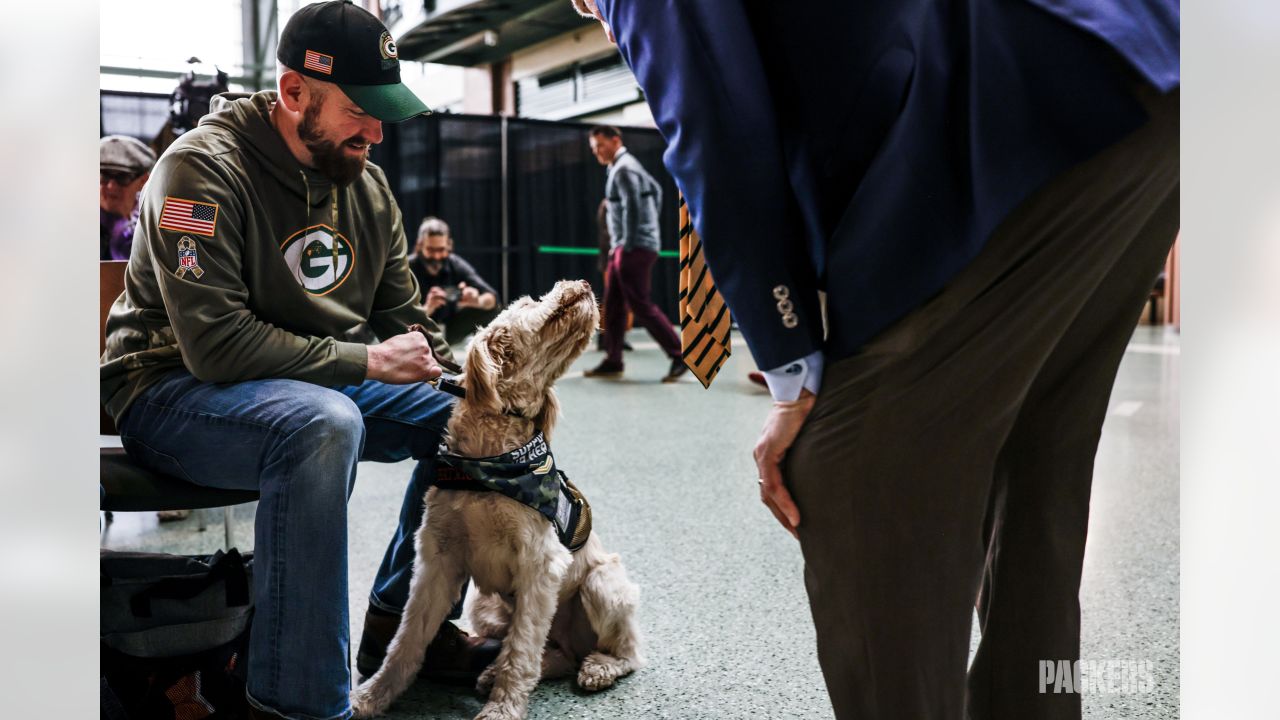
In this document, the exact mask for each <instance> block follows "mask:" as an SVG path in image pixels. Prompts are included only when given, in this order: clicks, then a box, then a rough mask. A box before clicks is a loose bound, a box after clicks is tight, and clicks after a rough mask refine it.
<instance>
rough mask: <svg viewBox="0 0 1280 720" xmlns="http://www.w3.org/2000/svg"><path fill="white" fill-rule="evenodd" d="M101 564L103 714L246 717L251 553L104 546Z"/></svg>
mask: <svg viewBox="0 0 1280 720" xmlns="http://www.w3.org/2000/svg"><path fill="white" fill-rule="evenodd" d="M99 566H100V575H101V581H102V594H101V612H102V616H101V624H100V627H99V633H100V636H101V668H102V709H101V710H102V711H101V717H102V718H104V719H109V720H152V719H155V720H202V719H203V718H210V719H211V720H233V719H234V720H238V719H240V718H245V717H247V716H248V704H247V701H246V700H245V697H244V688H245V676H246V673H247V670H248V659H249V658H248V651H249V628H250V625H251V623H252V619H253V594H252V587H253V575H252V567H253V553H245V554H244V555H243V556H242V555H241V554H240V553H239V552H237V551H236V550H234V549H232V550H228V551H227V552H225V553H224V552H221V551H219V552H218V553H216V554H214V555H211V556H199V557H187V556H182V555H165V554H153V553H130V552H113V551H111V550H103V551H102V552H101V557H100V558H99Z"/></svg>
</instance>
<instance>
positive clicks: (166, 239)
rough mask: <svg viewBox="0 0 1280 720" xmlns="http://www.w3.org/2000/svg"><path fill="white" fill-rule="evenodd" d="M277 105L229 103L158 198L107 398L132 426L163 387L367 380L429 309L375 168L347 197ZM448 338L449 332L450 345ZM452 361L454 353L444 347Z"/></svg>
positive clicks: (110, 334)
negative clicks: (162, 383) (386, 344)
mask: <svg viewBox="0 0 1280 720" xmlns="http://www.w3.org/2000/svg"><path fill="white" fill-rule="evenodd" d="M275 99H276V93H274V92H260V93H256V94H254V95H252V96H250V95H233V94H224V95H220V96H218V97H217V98H215V99H214V103H213V106H212V112H211V113H210V114H209V115H207V116H205V118H204V119H203V120H201V121H200V125H199V127H197V128H196V129H194V130H192V131H191V132H188V133H186V134H185V135H183V136H182V137H180V138H179V139H178V141H177V142H175V143H174V144H173V145H172V146H171V147H170V148H169V149H168V150H167V151H166V152H165V153H164V155H163V156H162V157H161V158H160V160H159V162H157V163H156V166H155V168H154V169H153V170H152V171H151V179H150V180H149V181H148V182H147V184H146V186H145V187H144V188H143V190H142V198H141V210H140V215H139V219H138V227H137V231H136V235H135V238H134V247H133V255H132V256H131V257H130V258H129V266H128V270H127V271H126V275H125V291H124V293H123V294H121V296H120V297H119V298H117V299H116V301H115V304H114V305H113V306H112V307H111V314H110V316H109V317H108V319H107V327H106V333H107V343H106V351H105V352H104V353H103V355H102V359H101V383H102V402H103V405H104V407H106V409H107V412H108V413H109V414H110V415H111V416H112V417H113V418H114V419H116V421H117V422H118V421H119V420H120V417H121V416H122V415H123V414H124V411H125V410H126V409H127V408H128V407H129V405H130V403H132V402H133V401H134V400H135V399H137V397H138V396H139V395H140V394H141V393H142V391H143V390H145V389H146V388H147V387H149V386H150V385H151V384H152V383H153V382H155V380H156V379H158V378H159V377H160V376H161V375H163V374H164V373H166V372H169V371H170V370H172V369H173V368H177V367H183V366H185V367H186V368H187V369H188V370H189V371H190V372H191V374H192V375H194V376H195V377H197V378H199V379H201V380H204V381H207V382H239V381H244V380H254V379H259V378H293V379H297V380H306V381H309V382H313V383H316V384H318V385H326V386H329V385H349V384H357V383H360V382H363V381H364V379H365V372H366V370H367V366H368V353H367V351H366V348H365V346H364V345H362V344H360V343H353V342H344V341H342V340H338V339H337V338H341V337H344V335H345V333H346V331H348V330H349V329H351V328H353V327H355V326H356V325H358V324H360V323H362V322H368V323H369V326H370V327H371V328H372V329H373V331H374V332H375V333H376V334H377V335H378V337H381V338H387V337H391V336H392V335H397V334H399V333H402V332H404V331H405V327H406V326H407V325H409V324H411V323H422V324H423V325H425V326H426V327H428V328H430V329H432V330H433V331H434V330H438V328H437V327H436V325H435V323H433V322H432V321H431V319H430V318H428V317H427V314H426V312H425V311H424V310H423V309H422V307H421V306H420V305H419V302H420V291H419V288H418V284H417V281H416V280H414V278H413V273H411V272H410V271H409V266H408V264H407V262H406V249H407V247H406V245H407V243H406V239H405V234H404V226H403V223H402V222H401V216H400V209H399V208H398V207H397V206H396V201H395V199H394V198H393V197H392V195H391V189H390V188H389V187H388V185H387V179H386V176H385V175H384V174H383V172H382V170H381V169H380V168H378V167H377V166H375V165H373V164H371V163H370V164H368V165H367V167H366V169H365V171H364V174H363V175H361V176H360V177H359V178H358V179H357V180H356V181H355V182H353V183H352V184H351V185H349V186H347V187H345V188H337V187H335V185H334V183H333V182H332V181H331V180H329V179H328V178H326V177H324V176H322V175H320V174H318V173H317V172H315V171H313V170H310V169H308V168H305V167H303V166H302V165H301V164H300V163H299V162H298V161H297V160H296V159H295V158H294V157H293V155H292V154H291V153H290V152H289V149H288V147H287V146H286V145H285V144H284V140H283V139H282V138H281V137H280V135H279V133H277V132H276V130H275V129H274V128H273V127H272V125H271V123H270V120H269V119H268V118H269V112H270V109H271V107H272V105H273V104H274V103H275ZM435 335H436V337H441V335H440V333H438V332H436V333H435ZM435 349H436V352H437V354H442V355H443V356H444V357H450V354H449V349H448V346H447V345H445V344H444V343H443V341H438V342H437V346H436V348H435Z"/></svg>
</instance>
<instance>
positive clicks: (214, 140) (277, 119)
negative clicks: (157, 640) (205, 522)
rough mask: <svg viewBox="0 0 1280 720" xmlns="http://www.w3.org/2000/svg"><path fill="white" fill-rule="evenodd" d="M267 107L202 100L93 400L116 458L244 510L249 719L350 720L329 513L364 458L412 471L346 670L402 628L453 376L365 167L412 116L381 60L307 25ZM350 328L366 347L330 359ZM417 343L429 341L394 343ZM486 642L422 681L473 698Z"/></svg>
mask: <svg viewBox="0 0 1280 720" xmlns="http://www.w3.org/2000/svg"><path fill="white" fill-rule="evenodd" d="M277 59H278V60H279V62H280V64H281V68H280V72H279V74H278V75H279V77H278V82H277V85H278V90H277V91H263V92H258V93H255V94H252V95H245V94H229V93H228V94H223V95H219V96H217V97H215V98H214V99H213V102H212V103H211V107H210V113H209V114H208V115H206V116H205V117H204V118H203V119H201V121H200V123H199V125H198V126H197V127H196V128H195V129H193V130H191V131H190V132H187V133H185V134H183V135H182V136H181V137H180V138H178V140H177V141H176V142H175V143H174V144H173V145H171V146H170V147H169V148H168V149H167V150H166V151H165V153H164V154H163V155H162V156H161V157H160V159H159V161H158V162H157V163H156V165H155V169H154V170H153V171H152V175H151V179H150V180H149V181H148V182H147V184H146V187H145V188H144V189H143V192H142V197H141V204H140V218H139V223H138V228H137V233H136V240H135V243H134V251H133V254H132V255H131V256H130V259H129V266H128V269H127V276H126V283H125V287H126V289H125V292H124V293H123V294H122V295H121V296H120V297H119V298H118V299H117V300H116V302H115V304H114V306H113V307H112V309H111V312H110V316H109V319H108V321H107V328H106V331H107V349H106V351H105V352H104V353H103V356H102V360H101V389H102V400H103V403H104V406H105V407H106V409H107V411H108V412H109V413H110V414H111V415H112V417H113V418H114V419H115V420H116V423H117V426H118V427H119V428H120V433H121V436H122V437H123V441H124V447H125V449H126V451H127V452H128V453H129V455H130V457H131V458H132V459H133V460H135V461H136V462H138V463H139V464H141V465H143V466H144V467H147V468H149V469H152V470H154V471H158V472H163V473H166V474H169V475H176V476H178V477H181V478H183V479H185V480H189V481H190V482H193V483H196V484H198V485H206V486H213V487H225V488H247V489H253V490H257V491H258V492H259V493H260V500H259V503H258V508H257V517H256V522H255V537H254V548H255V553H256V557H255V561H254V577H253V582H254V600H255V610H254V622H253V629H252V632H251V636H250V652H249V664H248V681H247V695H248V701H249V705H250V710H251V713H252V714H253V715H254V717H273V718H274V717H285V718H348V717H350V716H351V706H350V702H349V694H350V691H351V671H350V667H349V657H350V637H349V627H350V625H349V621H348V599H349V598H348V592H347V577H348V571H347V499H348V498H349V497H350V494H351V492H352V488H353V485H354V482H355V478H356V467H357V463H358V462H359V461H360V460H373V461H378V462H397V461H401V460H405V459H408V458H414V459H415V460H417V461H418V462H417V463H416V465H415V468H414V470H413V473H412V475H411V477H410V480H409V483H408V487H407V488H406V491H405V496H404V504H403V507H402V509H401V512H400V517H399V526H398V527H397V528H396V530H395V533H394V534H393V535H392V537H391V541H390V544H389V546H388V548H387V551H386V554H385V557H384V558H383V561H382V564H381V566H380V567H379V569H378V572H377V575H376V577H375V578H374V583H373V589H372V592H371V594H370V598H369V611H368V613H367V615H366V622H365V631H364V636H363V638H362V642H361V645H360V650H359V653H358V655H357V661H356V664H357V667H358V668H359V670H360V673H361V674H362V675H369V674H372V673H373V672H375V671H376V670H377V668H378V666H379V665H380V664H381V661H382V658H383V656H384V655H385V652H386V646H387V644H389V642H390V640H391V638H392V637H393V636H394V634H395V630H396V628H397V626H398V625H399V619H400V612H401V610H402V609H403V607H404V604H405V602H406V601H407V599H408V591H409V581H410V578H411V577H412V574H413V562H414V547H413V536H414V533H415V531H416V530H417V528H418V526H419V525H420V523H421V519H422V513H423V501H422V499H423V496H424V495H425V493H426V490H427V487H428V485H429V483H430V482H431V480H432V478H433V477H434V473H435V470H434V463H435V454H436V448H437V447H438V446H439V444H440V440H441V434H442V432H443V430H444V427H445V423H446V422H447V420H448V418H449V414H450V412H451V410H452V407H453V405H452V398H451V397H450V396H449V395H447V394H445V393H442V392H439V391H437V390H435V389H434V388H433V387H432V386H431V385H429V384H427V383H426V382H425V381H428V380H433V379H435V378H438V377H439V376H440V374H441V368H440V366H439V364H438V363H437V361H436V358H437V357H443V358H449V357H450V352H449V347H448V345H447V344H445V343H444V342H443V340H441V339H440V337H439V328H438V327H437V326H436V324H435V323H434V322H432V320H431V318H430V317H428V316H427V314H426V312H425V310H423V308H422V305H421V304H420V302H419V300H418V298H419V297H420V295H421V291H420V289H419V287H418V284H417V282H416V281H415V279H414V276H413V273H412V272H410V270H409V265H408V263H407V259H406V256H407V242H406V236H405V228H404V223H403V219H402V217H401V214H400V209H399V208H398V207H397V206H396V202H395V199H394V198H393V197H392V194H391V189H390V187H389V186H388V185H387V179H386V176H385V175H384V174H383V171H382V170H381V169H380V168H378V167H377V166H375V165H373V164H372V163H370V162H369V161H368V154H369V148H370V146H371V145H374V144H376V143H378V142H380V141H381V140H382V123H384V122H399V121H402V120H408V119H410V118H413V117H416V116H418V115H422V114H424V113H427V112H429V111H428V109H427V107H426V105H424V104H423V103H422V101H421V100H419V99H418V98H417V97H416V96H415V95H414V94H413V93H412V92H411V91H410V90H409V89H408V88H406V87H405V86H404V85H403V84H402V83H401V81H400V63H399V60H398V58H397V52H396V44H395V41H394V40H393V39H392V37H391V34H390V33H389V32H388V31H387V29H386V27H385V26H383V25H382V23H381V22H379V21H378V20H377V19H376V18H375V17H374V16H373V15H371V14H369V13H368V12H366V11H365V10H363V9H361V8H359V7H357V6H356V5H353V4H352V3H350V2H340V1H333V2H324V3H316V4H312V5H306V6H304V7H303V8H301V9H300V10H299V11H298V12H297V13H295V14H294V15H293V16H292V18H291V19H290V20H289V22H288V24H287V25H286V26H285V28H284V31H283V33H282V34H281V36H280V39H279V43H278V53H277ZM360 323H367V324H368V326H369V327H370V329H372V331H373V332H374V333H375V334H376V335H377V336H378V338H379V339H380V340H381V341H380V342H378V343H377V344H372V345H364V344H360V343H352V342H346V341H344V340H343V338H344V337H345V331H346V330H347V329H348V328H351V327H352V326H354V325H357V324H360ZM413 324H420V325H422V326H424V327H426V328H427V329H428V330H430V331H431V332H432V333H433V334H434V335H435V336H436V338H435V339H434V340H429V339H428V338H427V337H426V336H425V335H424V334H422V333H418V332H406V328H407V326H409V325H413ZM498 649H499V644H498V643H497V642H496V641H492V640H481V639H476V638H472V637H470V636H468V635H466V634H465V633H463V632H462V631H461V630H459V629H458V628H457V627H456V626H454V625H453V624H452V623H444V625H443V627H442V629H441V631H440V633H439V634H438V635H437V637H436V639H435V640H434V641H433V642H432V644H431V645H430V646H429V647H428V649H427V651H426V660H425V664H424V666H423V673H422V674H424V675H427V676H433V677H436V678H438V679H448V680H471V681H474V678H475V677H476V676H478V675H479V673H480V671H481V670H483V669H484V667H486V666H487V665H488V664H489V663H490V662H491V661H492V660H494V658H495V657H496V655H497V650H498Z"/></svg>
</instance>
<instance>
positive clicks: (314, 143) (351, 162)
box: [298, 102, 368, 187]
mask: <svg viewBox="0 0 1280 720" xmlns="http://www.w3.org/2000/svg"><path fill="white" fill-rule="evenodd" d="M320 105H321V103H319V102H313V103H312V104H311V105H310V106H308V107H307V109H306V110H304V111H303V113H302V122H301V123H299V124H298V139H300V140H302V144H303V145H306V146H307V150H309V151H310V152H311V162H312V163H313V164H314V165H315V168H316V170H318V171H319V172H320V174H322V175H324V176H325V177H327V178H329V179H330V180H332V181H334V182H335V183H337V184H338V185H341V186H343V187H345V186H347V185H350V184H351V183H353V182H355V180H356V178H358V177H360V174H361V173H363V172H364V163H365V159H366V157H367V156H368V154H367V153H361V154H360V155H359V156H358V157H351V156H350V155H348V154H347V153H346V151H345V150H344V148H345V147H346V144H347V143H349V142H362V138H361V137H360V136H359V135H355V136H352V137H350V138H347V139H346V140H344V141H343V142H342V143H341V144H339V143H335V142H333V141H332V140H327V139H325V137H324V135H323V134H322V133H321V132H320V128H319V127H317V125H318V124H319V120H320Z"/></svg>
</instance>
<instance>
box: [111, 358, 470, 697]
mask: <svg viewBox="0 0 1280 720" xmlns="http://www.w3.org/2000/svg"><path fill="white" fill-rule="evenodd" d="M452 409H453V398H452V397H450V396H449V395H447V394H445V393H442V392H439V391H437V390H435V389H434V388H432V387H431V386H429V385H426V384H422V383H418V384H413V385H387V384H384V383H379V382H375V381H366V382H364V383H363V384H360V385H350V386H346V387H335V388H325V387H321V386H319V385H314V384H312V383H308V382H302V381H299V380H253V381H248V382H240V383H207V382H202V381H200V380H197V379H196V378H194V377H192V375H191V374H190V373H188V372H187V371H185V370H175V371H174V372H172V373H170V374H169V375H166V376H165V377H164V378H163V379H161V380H160V381H159V382H158V383H156V384H155V385H153V386H152V387H150V388H148V389H147V391H146V392H145V393H144V394H143V395H142V396H141V397H139V398H138V399H137V400H136V401H135V402H134V404H133V405H132V406H131V407H130V408H129V410H128V412H127V413H126V414H125V416H124V417H123V418H122V420H121V422H120V435H121V438H122V440H123V444H124V447H125V450H126V451H127V452H128V453H129V456H130V458H132V459H133V460H134V461H135V462H138V463H139V464H141V465H143V466H144V467H147V468H150V469H152V470H154V471H157V472H162V473H166V474H169V475H173V476H176V477H179V478H183V479H186V480H188V481H190V482H193V483H195V484H197V485H203V486H208V487H220V488H239V489H254V490H258V491H259V493H260V500H259V502H258V514H257V518H256V521H255V527H254V544H255V545H254V569H253V573H254V576H253V585H254V602H255V606H256V608H255V611H254V619H253V630H252V634H251V636H250V642H249V685H248V693H249V697H250V701H251V702H252V703H253V704H254V705H256V706H258V707H260V708H264V709H267V710H271V711H273V712H276V713H279V714H281V715H283V716H285V717H288V718H294V719H297V720H303V719H306V720H312V719H322V718H323V719H328V718H348V717H350V716H351V707H350V704H349V702H348V694H349V691H350V688H351V674H350V673H351V670H350V666H349V658H350V638H349V634H350V633H349V629H348V628H349V620H348V611H347V606H348V594H347V499H348V498H349V497H350V496H351V491H352V488H353V487H354V484H355V479H356V463H357V462H358V461H360V460H373V461H376V462H397V461H400V460H404V459H405V458H410V457H412V458H416V459H418V461H419V462H418V463H417V466H416V467H415V468H414V471H413V474H412V476H411V478H410V481H409V487H408V488H406V490H405V497H404V503H403V505H402V507H401V510H400V523H399V527H397V529H396V533H395V536H394V537H393V538H392V540H391V544H390V545H389V546H388V547H387V552H386V555H385V556H384V557H383V560H382V565H381V567H380V568H379V570H378V574H377V577H376V578H375V579H374V586H373V590H372V592H371V593H370V602H371V603H372V604H374V605H377V606H378V607H381V608H382V609H385V610H392V611H395V612H399V611H400V610H401V609H402V608H403V607H404V604H405V602H406V600H407V599H408V595H409V581H410V578H411V575H412V573H413V559H414V548H413V533H414V531H415V530H417V528H418V525H419V524H420V523H421V520H422V515H423V510H424V506H423V497H424V495H425V493H426V490H427V486H428V483H429V482H430V479H431V477H432V475H433V474H434V462H435V455H436V448H437V447H438V446H439V443H440V437H441V434H442V433H443V431H444V427H445V423H446V422H447V421H448V419H449V414H450V412H451V411H452Z"/></svg>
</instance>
